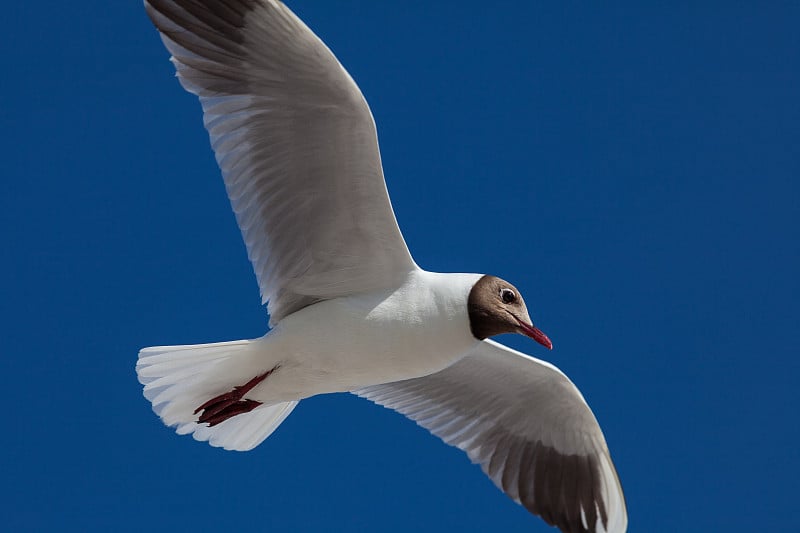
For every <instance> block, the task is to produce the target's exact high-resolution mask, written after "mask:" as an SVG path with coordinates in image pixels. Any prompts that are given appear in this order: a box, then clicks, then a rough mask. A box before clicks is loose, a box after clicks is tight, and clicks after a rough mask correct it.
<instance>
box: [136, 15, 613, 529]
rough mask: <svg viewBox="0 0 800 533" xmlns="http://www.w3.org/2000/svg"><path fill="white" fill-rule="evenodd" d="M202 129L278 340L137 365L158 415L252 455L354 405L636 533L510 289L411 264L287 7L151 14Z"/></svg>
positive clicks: (153, 352)
mask: <svg viewBox="0 0 800 533" xmlns="http://www.w3.org/2000/svg"><path fill="white" fill-rule="evenodd" d="M145 8H146V10H147V13H148V15H149V16H150V19H151V20H152V21H153V23H154V24H155V26H156V27H157V28H158V30H159V32H160V34H161V38H162V40H163V42H164V44H165V45H166V47H167V49H168V51H169V52H170V53H171V54H172V62H173V63H174V65H175V68H176V69H177V76H178V78H179V80H180V82H181V84H182V85H183V87H184V88H185V89H186V90H187V91H189V92H191V93H193V94H195V95H197V96H198V97H199V98H200V103H201V104H202V108H203V117H204V124H205V127H206V128H207V130H208V132H209V135H210V138H211V145H212V148H213V150H214V153H215V155H216V160H217V163H218V164H219V166H220V168H221V170H222V175H223V177H224V181H225V187H226V189H227V193H228V196H229V198H230V201H231V204H232V206H233V210H234V212H235V214H236V220H237V222H238V224H239V227H240V228H241V231H242V235H243V238H244V241H245V244H246V247H247V253H248V256H249V258H250V261H251V262H252V264H253V268H254V270H255V274H256V277H257V280H258V285H259V288H260V290H261V297H262V302H263V303H265V304H267V311H268V313H269V316H270V322H269V325H270V327H271V329H270V330H269V331H268V333H267V334H266V335H264V336H263V337H261V338H258V339H253V340H238V341H232V342H221V343H215V344H200V345H190V346H162V347H152V348H145V349H143V350H141V351H140V353H139V359H138V362H137V365H136V371H137V374H138V377H139V381H140V382H141V383H142V384H143V385H144V395H145V397H146V398H147V399H148V400H150V402H152V406H153V410H154V411H155V412H156V414H157V415H158V416H159V417H161V420H162V421H163V422H164V423H165V424H166V425H168V426H173V427H175V428H176V429H177V432H178V433H180V434H190V433H191V434H192V435H193V436H194V438H195V439H197V440H200V441H208V442H209V443H210V444H211V445H212V446H219V447H222V448H225V449H227V450H250V449H252V448H254V447H255V446H257V445H258V444H260V443H261V442H262V441H263V440H264V439H265V438H267V437H268V436H269V435H270V434H271V433H272V432H273V431H274V430H275V429H276V428H277V427H278V425H280V423H281V422H282V421H283V420H284V419H285V418H286V417H287V416H288V415H289V414H290V413H291V411H292V410H293V409H294V408H295V406H296V405H297V403H298V402H299V401H300V400H301V399H303V398H308V397H310V396H314V395H316V394H323V393H332V392H352V393H354V394H357V395H358V396H361V397H364V398H367V399H369V400H371V401H373V402H375V403H377V404H380V405H383V406H386V407H388V408H391V409H394V410H396V411H398V412H400V413H403V414H404V415H406V416H408V417H409V418H411V419H412V420H415V421H416V422H417V423H418V424H419V425H421V426H423V427H425V428H427V429H428V430H430V431H431V433H433V434H434V435H437V436H438V437H440V438H441V439H442V440H444V441H445V442H446V443H448V444H450V445H452V446H456V447H458V448H460V449H462V450H463V451H464V452H466V453H467V455H468V456H469V458H470V459H471V460H472V462H474V463H477V464H479V465H480V466H481V468H482V469H483V471H484V472H485V473H486V475H487V476H489V477H490V478H491V480H492V481H493V482H494V483H495V485H497V487H498V488H499V489H500V490H502V491H503V492H505V493H506V494H507V495H508V496H509V497H510V498H511V499H513V500H514V501H516V502H518V503H520V504H522V505H523V506H525V508H527V509H528V510H529V511H530V512H531V513H533V514H536V515H538V516H540V517H541V518H542V519H544V520H545V521H546V522H547V523H548V524H551V525H554V526H557V527H559V528H560V529H561V530H562V531H564V532H587V531H591V532H600V531H604V532H608V533H611V532H615V533H616V532H621V531H625V530H626V528H627V513H626V508H625V499H624V496H623V492H622V488H621V486H620V483H619V479H618V477H617V473H616V470H615V468H614V465H613V463H612V460H611V456H610V454H609V451H608V447H607V445H606V441H605V438H604V436H603V433H602V431H601V430H600V427H599V425H598V423H597V421H596V419H595V417H594V415H593V414H592V412H591V410H590V409H589V407H588V405H587V404H586V402H585V400H584V398H583V396H582V395H581V393H580V392H579V391H578V389H577V388H576V387H575V385H573V383H572V382H571V381H570V380H569V379H568V378H567V377H566V376H565V375H564V374H563V373H562V372H561V371H559V370H558V369H557V368H556V367H554V366H553V365H551V364H549V363H547V362H544V361H541V360H539V359H535V358H533V357H529V356H527V355H525V354H522V353H519V352H517V351H514V350H511V349H509V348H507V347H505V346H503V345H501V344H499V343H497V342H494V341H492V340H489V337H492V336H494V335H498V334H501V333H520V334H523V335H527V336H528V337H531V338H532V339H534V340H535V341H536V342H538V343H539V344H541V345H543V346H545V347H546V348H552V344H551V342H550V340H549V339H548V338H547V336H546V335H545V334H544V333H542V331H541V330H539V329H538V328H537V327H536V326H535V325H534V324H533V322H532V321H531V318H530V316H529V313H528V309H527V307H526V304H525V301H524V300H523V298H522V295H521V294H520V292H519V291H518V290H517V289H516V287H514V286H513V285H512V284H511V283H508V282H507V281H504V280H502V279H500V278H497V277H494V276H489V275H482V274H443V273H436V272H428V271H425V270H423V269H421V268H420V267H418V266H417V264H416V263H415V262H414V260H413V259H412V257H411V254H410V253H409V251H408V248H407V246H406V243H405V241H404V240H403V237H402V235H401V233H400V229H399V227H398V225H397V222H396V220H395V216H394V212H393V211H392V205H391V203H390V201H389V196H388V193H387V190H386V184H385V181H384V178H383V170H382V167H381V159H380V153H379V151H378V140H377V134H376V129H375V122H374V120H373V118H372V114H371V112H370V110H369V107H368V106H367V102H366V101H365V99H364V97H363V95H362V94H361V91H360V90H359V88H358V87H357V85H356V84H355V82H354V81H353V79H352V78H351V77H350V75H349V74H348V73H347V71H346V70H345V69H344V68H343V67H342V65H341V64H340V63H339V62H338V60H337V59H336V57H334V55H333V54H332V53H331V51H330V50H329V49H328V48H327V47H326V46H325V44H324V43H323V42H322V41H321V40H320V39H319V38H318V37H317V36H316V35H315V34H314V33H313V32H312V31H311V30H310V29H309V28H308V27H307V26H306V25H305V24H304V23H303V22H302V21H301V20H300V19H299V18H297V16H295V15H294V13H292V12H291V11H290V10H289V9H288V8H287V7H286V6H285V5H284V4H283V3H281V2H279V1H276V0H146V1H145Z"/></svg>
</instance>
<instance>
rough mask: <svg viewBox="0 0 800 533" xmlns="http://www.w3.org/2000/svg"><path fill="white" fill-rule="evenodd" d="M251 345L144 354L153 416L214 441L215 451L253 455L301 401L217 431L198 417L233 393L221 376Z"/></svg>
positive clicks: (142, 368) (259, 411) (267, 408)
mask: <svg viewBox="0 0 800 533" xmlns="http://www.w3.org/2000/svg"><path fill="white" fill-rule="evenodd" d="M250 342H251V341H247V340H242V341H231V342H220V343H215V344H195V345H186V346H155V347H152V348H144V349H143V350H141V351H140V352H139V361H138V362H137V363H136V373H137V375H138V376H139V382H140V383H141V384H142V385H144V396H145V398H147V399H148V400H150V402H151V403H152V404H153V411H155V413H156V414H157V415H158V416H159V417H161V420H162V421H163V422H164V423H165V424H166V425H168V426H171V427H175V428H176V431H177V432H178V433H179V434H181V435H186V434H189V433H192V435H193V437H194V438H195V439H196V440H199V441H208V443H209V444H211V445H212V446H218V447H221V448H225V449H226V450H237V451H247V450H251V449H253V448H255V447H256V446H258V445H259V444H261V442H262V441H263V440H264V439H266V438H267V437H269V436H270V434H271V433H272V432H273V431H275V429H276V428H277V427H278V426H279V425H280V424H281V422H283V420H284V419H285V418H286V417H287V416H289V413H291V412H292V409H294V408H295V406H296V405H297V402H283V403H278V404H275V405H260V406H258V407H256V408H255V409H253V410H252V411H250V412H249V413H243V414H239V415H236V416H234V417H231V418H229V419H228V420H225V421H224V422H221V423H219V424H217V425H215V426H212V427H208V426H207V425H206V424H198V423H197V415H196V414H194V410H195V409H196V408H197V406H199V405H202V404H203V403H205V402H206V401H207V400H209V399H211V398H213V397H214V396H216V395H217V394H220V393H222V392H225V391H226V387H228V389H229V388H230V387H229V386H228V385H227V384H221V383H220V381H219V379H218V378H217V376H224V375H226V371H225V370H226V367H227V366H228V365H230V364H232V361H231V360H232V359H234V360H235V359H236V358H237V357H241V356H242V355H243V354H244V353H245V351H246V349H247V347H248V346H249V345H250ZM226 363H228V365H226Z"/></svg>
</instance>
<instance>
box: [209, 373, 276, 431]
mask: <svg viewBox="0 0 800 533" xmlns="http://www.w3.org/2000/svg"><path fill="white" fill-rule="evenodd" d="M277 369H278V366H276V367H275V368H273V369H272V370H270V371H268V372H264V373H263V374H261V375H258V376H256V377H254V378H253V379H251V380H250V381H248V382H247V383H245V384H244V385H240V386H238V387H234V388H233V390H232V391H230V392H226V393H224V394H220V395H219V396H215V397H214V398H211V399H210V400H208V401H207V402H206V403H204V404H203V405H201V406H200V407H198V408H197V409H195V410H194V414H197V413H200V411H202V413H200V417H199V418H198V419H197V423H198V424H203V423H207V424H208V426H209V427H211V426H216V425H217V424H219V423H220V422H224V421H225V420H227V419H229V418H231V417H233V416H236V415H241V414H244V413H249V412H250V411H252V410H253V409H255V408H256V407H258V406H259V405H261V402H258V401H256V400H248V399H243V398H244V395H245V394H247V393H248V392H250V391H251V390H253V387H255V386H256V385H258V384H259V383H261V382H262V381H264V380H265V379H266V378H267V376H269V375H270V374H272V373H273V372H275V371H276V370H277Z"/></svg>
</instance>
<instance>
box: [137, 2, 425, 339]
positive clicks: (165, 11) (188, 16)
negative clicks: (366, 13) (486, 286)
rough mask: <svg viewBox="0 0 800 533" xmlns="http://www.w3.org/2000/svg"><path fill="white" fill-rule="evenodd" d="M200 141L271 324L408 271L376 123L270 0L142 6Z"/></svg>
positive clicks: (328, 60)
mask: <svg viewBox="0 0 800 533" xmlns="http://www.w3.org/2000/svg"><path fill="white" fill-rule="evenodd" d="M145 8H146V9H147V14H148V15H149V16H150V19H151V20H152V21H153V23H154V24H155V26H156V27H157V28H158V30H159V31H160V32H161V37H162V40H163V41H164V44H165V45H166V47H167V49H168V50H169V51H170V53H171V54H172V62H173V63H174V64H175V68H176V69H177V71H178V78H179V79H180V81H181V84H182V85H183V87H184V88H185V89H186V90H187V91H189V92H191V93H194V94H196V95H197V96H199V97H200V102H201V104H202V106H203V112H204V122H205V126H206V128H207V129H208V132H209V135H210V137H211V145H212V147H213V149H214V152H215V154H216V157H217V162H218V163H219V166H220V168H221V169H222V174H223V177H224V179H225V186H226V188H227V190H228V196H229V197H230V200H231V204H232V206H233V210H234V212H235V213H236V220H237V221H238V223H239V227H240V228H241V230H242V235H243V237H244V241H245V244H246V246H247V253H248V256H249V257H250V261H251V262H252V263H253V268H254V270H255V273H256V277H257V278H258V284H259V287H260V289H261V296H262V300H263V302H264V303H267V302H269V304H268V311H269V314H270V317H271V323H272V324H274V323H276V322H277V321H279V320H280V319H281V318H282V317H284V316H286V315H288V314H290V313H292V312H294V311H297V310H298V309H300V308H302V307H305V306H306V305H310V304H311V303H314V302H316V301H319V300H324V299H329V298H334V297H337V296H342V295H346V294H350V293H353V292H358V291H369V290H373V289H378V288H384V287H393V286H397V285H399V283H400V282H401V280H402V279H404V277H405V275H406V274H407V273H408V272H410V271H411V270H413V269H415V268H417V267H416V264H415V263H414V261H413V260H412V258H411V255H410V254H409V252H408V248H407V247H406V244H405V241H404V240H403V237H402V235H401V234H400V229H399V228H398V226H397V222H396V221H395V217H394V213H393V211H392V206H391V203H390V202H389V196H388V193H387V191H386V184H385V182H384V179H383V169H382V167H381V159H380V153H379V151H378V139H377V135H376V131H375V122H374V121H373V119H372V114H371V113H370V110H369V107H368V106H367V102H366V100H364V97H363V96H362V94H361V91H360V90H359V89H358V87H357V86H356V84H355V82H354V81H353V79H352V78H351V77H350V75H349V74H348V73H347V72H346V71H345V69H344V68H343V67H342V65H340V64H339V61H337V59H336V58H335V57H334V55H333V54H332V53H331V51H330V50H329V49H328V48H327V47H326V46H325V44H324V43H323V42H322V41H321V40H320V39H319V38H318V37H317V36H316V35H314V33H313V32H312V31H311V30H310V29H308V27H307V26H306V25H305V24H303V22H302V21H301V20H300V19H299V18H297V17H296V16H295V15H294V13H292V12H291V11H290V10H289V9H288V8H287V7H286V6H285V5H283V3H281V2H279V1H276V0H146V1H145Z"/></svg>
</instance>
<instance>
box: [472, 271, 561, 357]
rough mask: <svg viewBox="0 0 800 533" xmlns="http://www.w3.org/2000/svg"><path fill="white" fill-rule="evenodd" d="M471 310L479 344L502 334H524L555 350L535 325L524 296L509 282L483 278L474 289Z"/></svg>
mask: <svg viewBox="0 0 800 533" xmlns="http://www.w3.org/2000/svg"><path fill="white" fill-rule="evenodd" d="M467 308H468V312H469V327H470V330H471V331H472V335H473V336H475V338H476V339H478V340H483V339H485V338H487V337H491V336H493V335H499V334H501V333H521V334H522V335H527V336H528V337H530V338H532V339H533V340H535V341H536V342H538V343H539V344H541V345H542V346H544V347H545V348H547V349H548V350H552V349H553V343H552V342H550V339H548V338H547V335H545V334H544V333H542V331H541V330H540V329H539V328H537V327H536V326H534V325H533V322H532V321H531V317H530V316H529V315H528V308H527V307H525V300H523V299H522V295H521V294H520V293H519V291H518V290H517V288H516V287H514V286H513V285H512V284H510V283H509V282H507V281H504V280H502V279H500V278H497V277H495V276H488V275H487V276H483V277H482V278H481V279H479V280H478V281H477V282H476V283H475V285H473V286H472V289H471V290H470V293H469V299H468V300H467Z"/></svg>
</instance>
